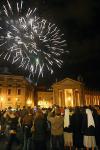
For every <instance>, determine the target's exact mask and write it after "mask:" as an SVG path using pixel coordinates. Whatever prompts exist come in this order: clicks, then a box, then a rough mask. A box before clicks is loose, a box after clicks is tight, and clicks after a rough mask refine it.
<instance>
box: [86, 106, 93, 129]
mask: <svg viewBox="0 0 100 150" xmlns="http://www.w3.org/2000/svg"><path fill="white" fill-rule="evenodd" d="M86 114H87V123H88V127H90V126H93V127H95V122H94V119H93V115H92V111H91V110H90V109H86Z"/></svg>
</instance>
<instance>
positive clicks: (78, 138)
mask: <svg viewBox="0 0 100 150" xmlns="http://www.w3.org/2000/svg"><path fill="white" fill-rule="evenodd" d="M73 145H74V146H75V149H81V148H83V134H82V112H81V110H80V108H79V107H76V108H75V111H74V113H73Z"/></svg>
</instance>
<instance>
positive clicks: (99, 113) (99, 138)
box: [94, 107, 100, 150]
mask: <svg viewBox="0 0 100 150" xmlns="http://www.w3.org/2000/svg"><path fill="white" fill-rule="evenodd" d="M94 112H95V113H94V116H95V120H96V121H95V122H96V123H95V126H96V127H95V129H96V136H95V137H96V144H97V147H98V150H99V149H100V109H99V107H97V108H96V109H95V111H94Z"/></svg>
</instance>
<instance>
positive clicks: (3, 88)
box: [0, 74, 34, 109]
mask: <svg viewBox="0 0 100 150" xmlns="http://www.w3.org/2000/svg"><path fill="white" fill-rule="evenodd" d="M33 101H34V87H33V85H31V84H30V83H29V82H28V81H27V80H26V79H25V78H24V77H23V76H16V75H5V74H1V75H0V108H1V109H2V108H3V109H4V108H8V107H9V106H11V107H13V108H17V107H20V108H22V107H23V106H26V105H34V103H33Z"/></svg>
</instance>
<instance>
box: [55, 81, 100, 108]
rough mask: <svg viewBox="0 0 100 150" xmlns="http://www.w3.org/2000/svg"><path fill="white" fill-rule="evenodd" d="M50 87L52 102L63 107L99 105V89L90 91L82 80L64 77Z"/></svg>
mask: <svg viewBox="0 0 100 150" xmlns="http://www.w3.org/2000/svg"><path fill="white" fill-rule="evenodd" d="M52 87H53V104H57V105H59V106H63V107H68V106H72V107H73V106H83V105H87V106H88V105H100V91H99V92H97V91H90V90H89V89H87V88H86V87H85V85H84V84H83V83H82V82H79V81H76V80H72V79H70V78H65V79H64V80H62V81H59V82H57V83H54V84H53V86H52Z"/></svg>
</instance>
